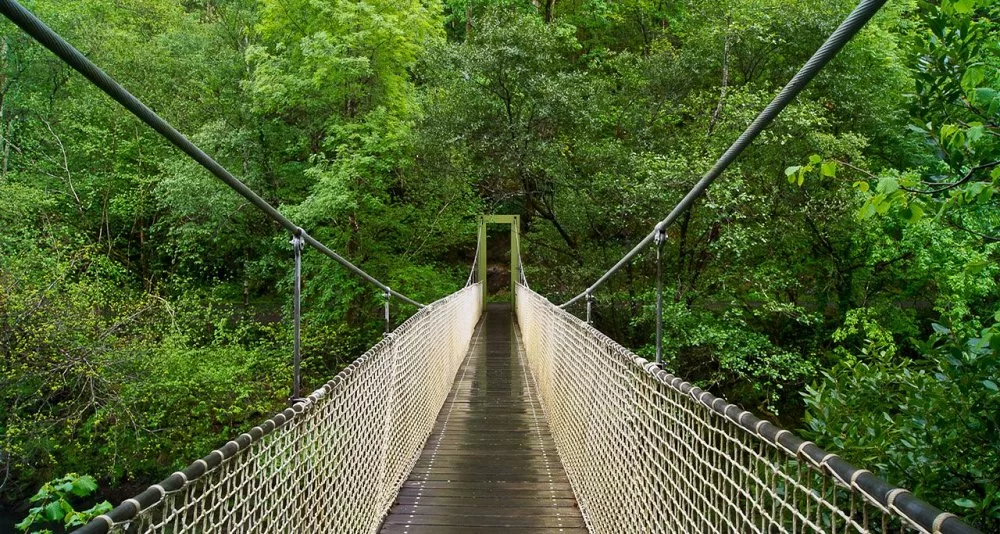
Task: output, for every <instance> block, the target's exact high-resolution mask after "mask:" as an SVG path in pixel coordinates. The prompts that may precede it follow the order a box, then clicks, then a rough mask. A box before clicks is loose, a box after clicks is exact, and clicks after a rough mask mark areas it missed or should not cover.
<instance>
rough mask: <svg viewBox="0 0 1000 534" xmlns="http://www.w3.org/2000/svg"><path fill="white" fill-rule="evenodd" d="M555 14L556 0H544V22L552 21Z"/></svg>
mask: <svg viewBox="0 0 1000 534" xmlns="http://www.w3.org/2000/svg"><path fill="white" fill-rule="evenodd" d="M555 16H556V0H545V23H546V24H548V23H550V22H552V19H553V18H554V17H555Z"/></svg>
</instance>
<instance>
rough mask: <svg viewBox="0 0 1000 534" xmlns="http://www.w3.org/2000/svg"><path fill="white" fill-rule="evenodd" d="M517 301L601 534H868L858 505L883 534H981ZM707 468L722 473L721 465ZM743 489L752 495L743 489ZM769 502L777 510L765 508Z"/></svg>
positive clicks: (575, 322) (553, 311) (587, 330)
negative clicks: (878, 517)
mask: <svg viewBox="0 0 1000 534" xmlns="http://www.w3.org/2000/svg"><path fill="white" fill-rule="evenodd" d="M517 291H518V296H517V302H518V309H517V313H518V323H519V324H520V326H521V329H522V331H523V332H524V345H525V347H526V351H527V353H528V361H529V362H530V365H531V367H532V373H533V374H534V375H535V380H536V382H537V383H538V388H539V398H540V400H541V401H542V407H543V409H544V410H545V414H546V417H547V418H548V420H549V424H550V427H551V429H552V434H553V437H554V439H555V441H556V445H557V448H558V450H559V455H560V457H561V458H562V460H563V464H564V466H565V468H566V471H567V474H568V475H569V478H570V481H571V482H572V484H573V488H574V491H575V492H576V494H577V498H578V500H579V501H580V506H581V509H582V510H583V511H584V514H585V516H586V517H587V519H588V521H589V523H590V526H591V527H592V531H593V532H648V531H650V529H654V530H655V529H656V528H659V527H655V525H660V526H661V527H662V526H663V525H671V526H672V528H673V529H674V530H678V531H685V530H687V531H693V530H703V531H705V530H706V529H708V530H712V529H716V530H724V525H725V524H728V526H729V527H730V531H734V532H749V531H760V532H770V531H774V530H776V531H785V530H787V529H788V523H790V524H791V525H792V527H793V528H791V530H793V531H798V530H803V531H806V530H808V531H811V532H824V531H827V526H826V525H824V521H831V522H833V524H834V525H835V524H837V523H839V522H842V523H843V524H842V525H841V526H840V527H839V530H838V527H830V528H829V531H838V532H839V531H844V532H847V531H848V530H850V531H856V532H870V531H872V529H870V528H869V527H868V521H869V519H870V518H869V517H868V512H869V509H868V508H864V509H863V510H860V511H859V510H857V509H856V508H855V503H854V500H855V496H860V497H861V498H862V499H863V503H861V504H862V505H864V504H865V503H866V504H867V506H870V507H871V508H872V509H873V510H874V511H877V512H879V513H881V514H882V519H883V522H882V530H881V531H882V532H888V529H887V528H886V524H887V523H890V522H893V521H902V522H903V523H904V524H905V526H908V527H910V528H915V529H917V530H918V531H920V532H933V533H938V532H940V533H947V534H959V533H960V534H970V533H976V532H978V531H977V530H976V529H974V528H972V527H970V526H969V525H967V524H966V523H964V522H963V521H962V520H961V519H960V518H958V517H956V516H955V515H953V514H951V513H947V512H942V511H941V510H940V509H938V508H936V507H934V506H932V505H930V504H928V503H926V502H924V501H922V500H920V499H918V498H917V497H915V496H913V495H912V494H911V493H910V492H909V491H907V490H905V489H902V488H899V487H896V486H892V485H891V484H889V483H887V482H885V481H884V480H882V479H881V478H879V477H877V476H875V475H874V474H872V473H871V472H870V471H868V470H866V469H859V468H857V467H855V466H853V465H851V464H850V463H849V462H847V461H845V460H844V459H842V458H840V457H839V456H838V455H836V454H831V453H828V452H827V451H825V450H823V449H822V448H820V447H818V446H817V445H815V444H814V443H812V442H810V441H804V440H802V439H801V438H799V437H798V436H796V435H795V434H793V433H792V432H790V431H788V430H785V429H782V428H780V427H778V426H777V425H775V424H773V423H771V422H769V421H765V420H762V419H760V418H758V417H756V416H755V415H753V414H752V413H750V412H749V411H746V410H744V409H742V408H740V407H739V406H736V405H734V404H730V403H729V402H727V401H726V400H725V399H722V398H719V397H716V396H714V395H712V394H711V393H709V392H707V391H705V390H703V389H701V388H698V387H696V386H694V385H692V384H691V383H689V382H686V381H684V380H683V379H681V378H679V377H676V376H674V375H672V374H670V373H668V372H666V371H664V370H662V369H660V368H659V367H658V366H657V365H656V364H655V363H651V362H648V361H646V360H645V359H643V358H641V357H639V356H636V355H635V354H633V353H632V352H631V351H629V350H628V349H626V348H625V347H623V346H621V345H619V344H618V343H616V342H615V341H614V340H612V339H611V338H609V337H607V336H606V335H604V334H603V333H601V332H600V331H599V330H597V329H596V328H594V327H592V326H591V325H589V324H587V323H586V322H584V321H581V320H580V319H578V318H577V317H575V316H573V315H572V314H570V313H569V312H567V311H566V310H563V309H561V308H559V307H558V306H556V305H554V304H552V303H551V302H549V301H548V300H547V299H545V298H544V297H542V296H541V295H539V294H538V293H535V292H534V291H532V290H530V289H528V288H527V287H524V286H518V288H517ZM601 405H604V406H605V407H601ZM608 405H611V407H607V406H608ZM602 410H603V411H602ZM670 430H672V431H673V433H671V432H670ZM603 441H613V442H612V443H604V442H603ZM762 446H763V448H764V449H766V450H764V449H761V447H762ZM707 457H711V458H713V459H715V460H718V461H719V463H721V464H725V465H713V464H712V463H711V460H709V459H708V458H707ZM671 462H673V463H671ZM741 462H742V463H741ZM746 464H749V465H746ZM803 466H807V467H808V468H809V470H810V471H812V472H814V473H817V474H818V475H813V476H819V475H822V477H823V481H822V489H819V488H816V487H815V484H816V482H815V481H814V480H813V478H812V477H811V476H810V475H805V476H804V475H802V469H801V468H802V467H803ZM699 467H701V468H703V469H698V468H699ZM796 470H798V473H796ZM705 473H707V474H705ZM759 474H764V475H767V476H770V477H772V480H770V481H768V480H760V479H761V478H766V476H761V477H758V475H759ZM646 475H649V476H646ZM741 478H742V482H743V485H745V486H752V487H746V488H744V487H740V485H739V484H736V482H737V481H738V480H739V479H741ZM668 479H669V480H668ZM734 479H735V480H734ZM828 482H832V484H834V485H835V486H836V487H839V488H840V489H841V491H842V492H846V495H847V496H849V498H850V500H851V503H850V506H849V508H846V507H845V505H846V503H845V505H838V503H837V494H836V491H837V490H836V488H834V489H833V492H832V493H828V492H829V489H827V483H828ZM671 484H675V486H674V487H673V488H671V487H667V486H670V485H671ZM684 485H688V486H687V487H684ZM678 487H680V489H678ZM699 490H701V491H703V492H705V493H709V492H714V494H705V495H702V494H699V493H700V492H699ZM630 492H631V493H630ZM720 493H721V496H720ZM664 494H670V495H674V494H679V495H680V496H679V497H678V500H680V501H685V502H683V503H681V504H682V505H683V506H686V507H687V508H689V509H693V511H691V510H689V513H690V514H691V516H697V517H689V516H688V517H680V518H679V519H678V516H684V514H685V512H683V511H678V508H680V507H679V506H671V503H670V502H664V500H669V499H664V497H663V495H664ZM831 498H832V503H831V502H830V500H831ZM768 501H769V502H770V505H771V509H770V510H768V509H767V506H765V505H764V504H762V503H764V502H768ZM695 503H697V504H695ZM743 508H746V510H743ZM758 508H759V509H760V510H757V509H758ZM803 509H804V510H805V511H804V512H803V511H802V510H803ZM775 510H777V511H775ZM810 510H811V511H810ZM758 512H759V517H758V516H755V515H754V514H755V513H758ZM667 514H677V515H675V516H668V515H667ZM713 514H714V515H713ZM775 516H777V517H775ZM862 516H863V517H862ZM669 519H672V520H673V521H681V522H682V523H681V524H680V525H679V524H678V523H677V522H671V521H670V520H669ZM684 521H687V523H684ZM758 524H761V525H762V526H761V527H760V528H758V527H757V525H758ZM765 525H767V528H764V526H765ZM796 525H797V528H795V526H796ZM699 526H701V527H702V528H698V527H699ZM900 526H903V525H900Z"/></svg>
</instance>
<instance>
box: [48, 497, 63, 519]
mask: <svg viewBox="0 0 1000 534" xmlns="http://www.w3.org/2000/svg"><path fill="white" fill-rule="evenodd" d="M62 503H63V501H61V500H59V501H53V502H50V503H49V504H48V505H46V506H45V508H44V509H43V510H42V516H44V517H45V519H48V520H49V521H61V520H62V518H63V517H65V515H66V511H65V510H63V507H62Z"/></svg>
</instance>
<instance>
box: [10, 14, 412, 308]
mask: <svg viewBox="0 0 1000 534" xmlns="http://www.w3.org/2000/svg"><path fill="white" fill-rule="evenodd" d="M0 13H3V14H4V16H5V17H7V18H8V19H10V20H11V22H13V23H14V24H16V25H17V26H18V27H20V28H21V29H22V30H24V32H25V33H27V34H28V35H30V36H31V37H32V38H34V39H35V40H36V41H38V42H39V43H41V44H42V46H44V47H45V48H48V49H49V50H50V51H51V52H52V53H53V54H55V55H57V56H59V58H60V59H62V60H63V61H64V62H66V64H67V65H69V66H70V67H72V68H73V69H74V70H76V71H77V72H79V73H80V74H82V75H83V76H84V77H86V78H87V79H88V80H90V82H91V83H93V84H94V85H96V86H97V87H98V88H99V89H100V90H101V91H104V93H105V94H107V95H108V96H110V97H111V98H113V99H114V100H115V101H117V102H118V103H119V104H121V105H122V106H123V107H124V108H125V109H127V110H128V111H129V112H131V113H132V114H133V115H135V116H136V117H138V118H139V120H141V121H142V122H144V123H146V124H147V125H149V127H150V128H152V129H153V130H156V132H157V133H159V134H160V135H161V136H163V137H164V138H165V139H166V140H167V141H170V142H171V143H172V144H173V145H174V146H176V147H177V148H179V149H181V151H183V152H184V153H185V154H187V155H188V156H190V157H191V159H193V160H195V161H196V162H198V163H199V164H200V165H201V166H202V167H204V168H205V169H208V171H209V172H211V173H212V174H213V175H215V177H216V178H218V179H220V180H222V181H223V182H224V183H225V184H226V185H228V186H229V187H231V188H232V189H234V190H235V191H236V192H237V193H239V194H240V195H241V196H243V198H245V199H247V200H248V201H250V203H251V204H253V205H254V206H256V207H257V209H259V210H261V211H263V212H264V213H265V214H266V215H267V216H268V217H269V218H271V220H273V221H275V222H277V223H278V224H280V225H281V226H282V227H284V228H285V229H286V230H288V231H289V232H291V233H292V235H293V236H302V237H303V238H304V239H305V242H306V243H308V244H309V245H311V246H312V247H313V248H315V249H316V250H318V251H320V252H321V253H323V254H324V255H326V256H329V257H330V258H332V259H333V260H334V261H336V262H337V263H339V264H341V265H343V266H344V267H346V268H347V269H348V270H349V271H351V272H353V273H354V274H356V275H358V276H360V277H361V278H364V279H365V280H367V281H368V282H370V283H371V284H373V285H375V286H377V287H378V288H380V289H381V290H383V291H385V292H388V293H389V294H391V295H393V296H394V297H396V298H398V299H400V300H402V301H404V302H406V303H409V304H412V305H414V306H416V307H418V308H423V307H424V305H423V304H421V303H419V302H417V301H415V300H413V299H411V298H409V297H407V296H406V295H403V294H401V293H398V292H396V291H393V290H391V289H389V286H387V285H385V284H383V283H382V282H380V281H379V280H378V279H376V278H375V277H374V276H372V275H370V274H368V273H366V272H365V271H364V270H362V269H361V268H360V267H358V266H356V265H354V264H353V263H351V262H350V261H348V260H347V259H345V258H344V257H342V256H341V255H339V254H337V253H336V252H334V251H333V250H331V249H330V248H329V247H327V246H325V245H323V243H320V242H319V241H318V240H316V239H315V238H313V237H312V236H310V235H308V234H306V233H305V231H303V230H302V228H300V227H299V226H298V225H296V224H295V223H293V222H292V221H291V220H289V219H288V218H287V217H285V216H284V215H282V214H281V212H279V211H278V209H277V208H275V207H274V206H272V205H270V204H268V202H267V201H266V200H264V199H263V198H261V197H260V196H259V195H258V194H257V193H255V192H254V191H253V190H252V189H250V188H249V187H247V186H246V184H244V183H243V182H241V181H240V180H239V179H238V178H236V177H235V176H233V174H232V173H230V172H229V171H228V170H226V168H225V167H223V166H222V165H220V164H219V163H218V162H216V161H215V160H214V159H212V157H211V156H209V155H208V154H206V153H205V152H204V151H202V150H201V149H200V148H198V147H197V146H196V145H195V144H194V143H192V142H191V141H190V140H189V139H188V138H187V137H185V136H184V134H182V133H180V132H179V131H177V130H176V129H175V128H174V127H173V126H171V125H170V123H168V122H167V121H166V120H164V119H163V118H162V117H160V116H159V115H157V114H156V112H154V111H153V110H151V109H149V107H147V106H146V105H145V104H143V103H142V101H140V100H139V99H138V98H136V97H134V96H132V94H131V93H129V92H128V91H127V90H126V89H125V88H124V87H122V86H121V84H119V83H118V82H117V81H115V79H114V78H112V77H111V76H109V75H108V74H106V73H105V72H104V71H103V70H101V69H100V68H99V67H98V66H97V65H95V64H94V63H93V62H91V61H90V60H89V59H87V57H86V56H84V55H83V54H82V53H81V52H80V51H79V50H77V49H76V48H74V47H73V45H71V44H69V43H68V42H66V40H65V39H63V38H62V37H61V36H59V34H58V33H56V32H55V31H53V30H52V29H51V28H49V27H48V26H46V25H45V23H44V22H42V21H41V20H39V19H38V17H36V16H35V15H34V14H33V13H31V12H30V11H28V10H27V9H26V8H25V7H24V6H22V5H21V4H19V3H18V2H17V1H16V0H0Z"/></svg>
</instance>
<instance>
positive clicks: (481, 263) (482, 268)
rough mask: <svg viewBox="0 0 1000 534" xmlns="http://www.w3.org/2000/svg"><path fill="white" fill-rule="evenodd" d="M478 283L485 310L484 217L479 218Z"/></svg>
mask: <svg viewBox="0 0 1000 534" xmlns="http://www.w3.org/2000/svg"><path fill="white" fill-rule="evenodd" d="M478 262H479V282H480V283H482V285H483V286H482V297H481V298H482V300H481V302H482V304H483V309H486V296H487V292H486V291H487V290H486V217H485V216H481V217H480V218H479V259H478Z"/></svg>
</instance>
